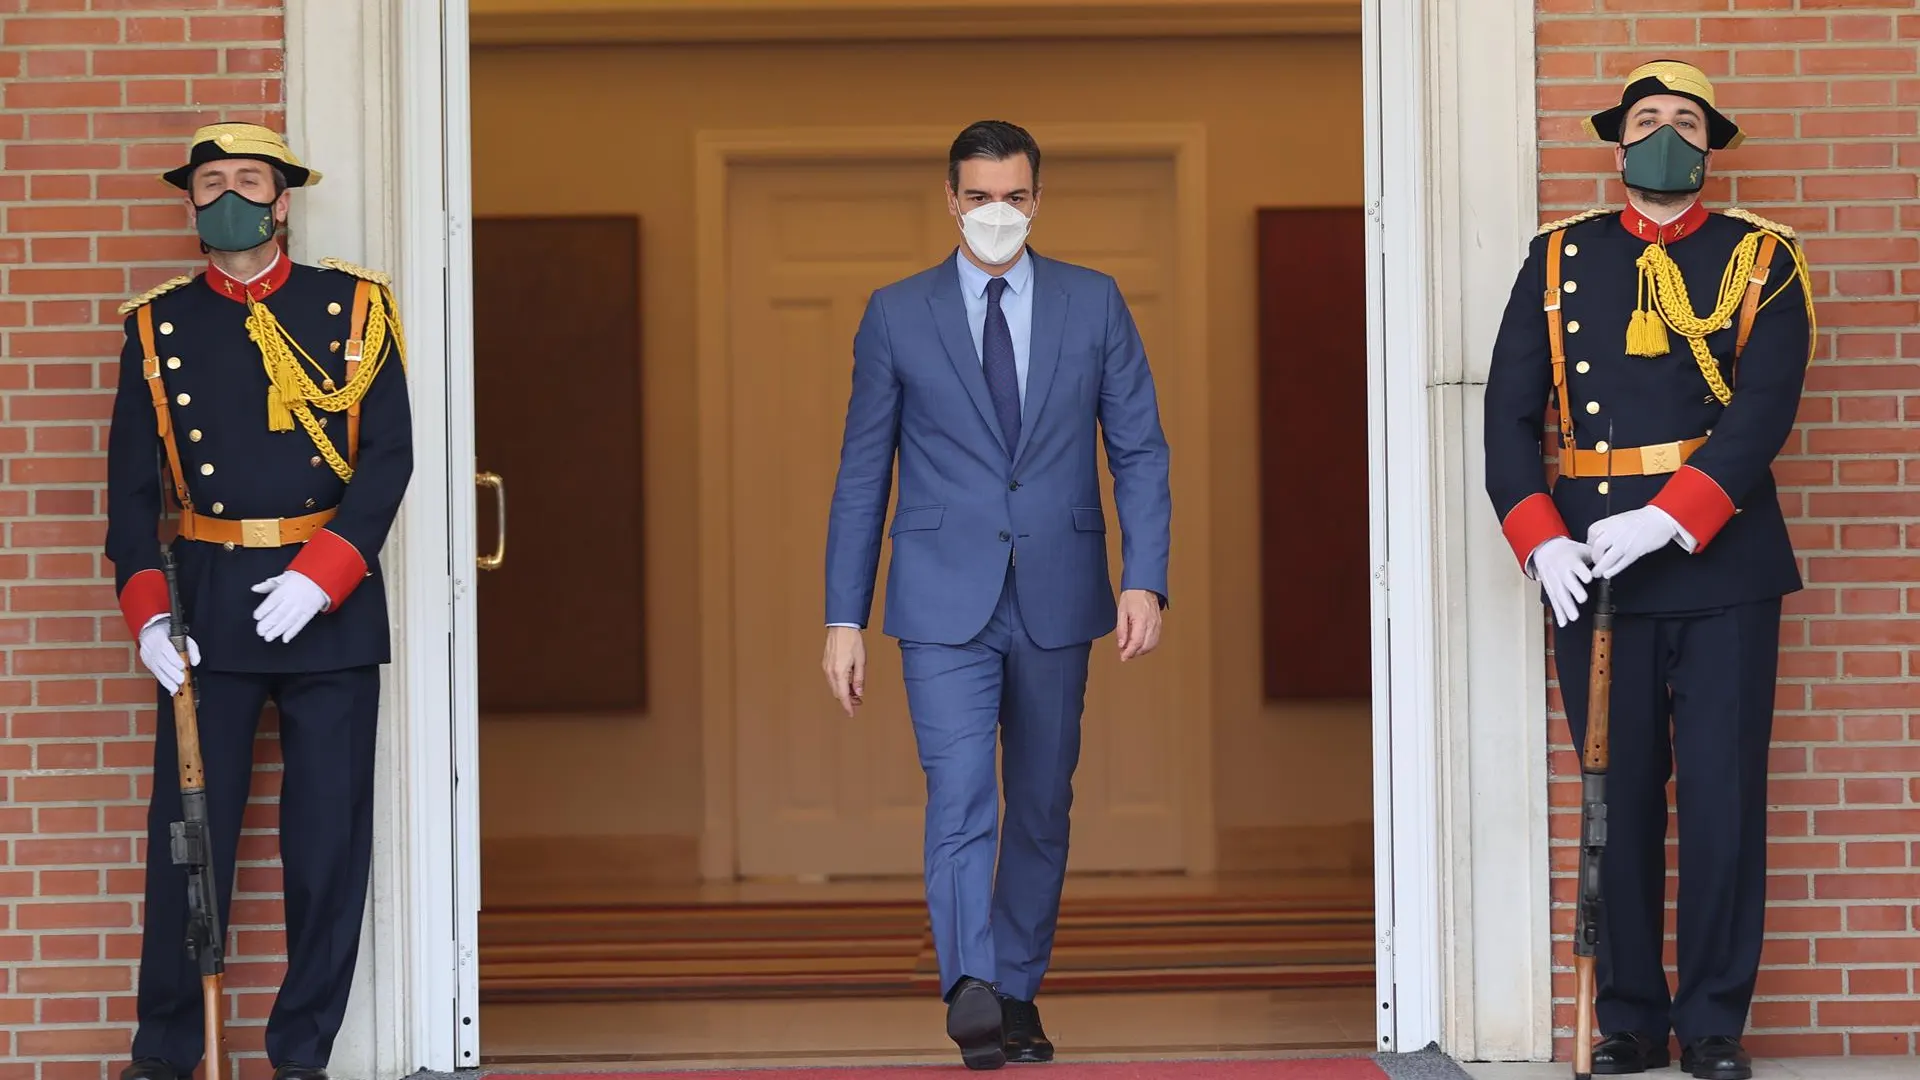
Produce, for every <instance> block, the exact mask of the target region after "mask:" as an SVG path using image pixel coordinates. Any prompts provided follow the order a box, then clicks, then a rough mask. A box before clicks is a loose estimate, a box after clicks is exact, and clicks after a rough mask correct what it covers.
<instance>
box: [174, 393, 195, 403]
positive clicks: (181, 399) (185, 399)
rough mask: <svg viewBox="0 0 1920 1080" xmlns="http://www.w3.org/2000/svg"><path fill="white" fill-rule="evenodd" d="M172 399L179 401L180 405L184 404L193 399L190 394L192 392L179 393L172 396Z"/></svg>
mask: <svg viewBox="0 0 1920 1080" xmlns="http://www.w3.org/2000/svg"><path fill="white" fill-rule="evenodd" d="M173 400H175V401H177V402H179V403H180V404H182V405H185V404H186V403H187V402H189V401H192V400H193V395H192V394H181V395H180V396H179V397H177V398H174V399H173Z"/></svg>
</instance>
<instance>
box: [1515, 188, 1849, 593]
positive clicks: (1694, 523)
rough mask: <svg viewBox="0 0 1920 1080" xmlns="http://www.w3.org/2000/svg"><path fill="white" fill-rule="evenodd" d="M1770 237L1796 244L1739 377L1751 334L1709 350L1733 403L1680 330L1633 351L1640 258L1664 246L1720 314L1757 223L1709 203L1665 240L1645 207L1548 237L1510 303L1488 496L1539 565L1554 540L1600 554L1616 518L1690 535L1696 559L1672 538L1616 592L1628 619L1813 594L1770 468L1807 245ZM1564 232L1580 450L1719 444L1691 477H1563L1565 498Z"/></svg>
mask: <svg viewBox="0 0 1920 1080" xmlns="http://www.w3.org/2000/svg"><path fill="white" fill-rule="evenodd" d="M1769 228H1770V230H1771V231H1774V232H1775V233H1776V234H1777V235H1778V236H1780V237H1781V240H1782V242H1781V243H1780V244H1779V245H1778V248H1777V250H1776V251H1775V254H1774V258H1773V261H1772V265H1771V270H1770V272H1769V276H1768V280H1767V283H1766V285H1765V286H1764V289H1763V291H1762V293H1761V302H1762V305H1763V306H1762V307H1761V308H1760V310H1759V313H1758V314H1757V315H1756V316H1755V319H1754V323H1753V329H1752V332H1751V335H1750V336H1749V338H1748V340H1747V344H1746V348H1745V350H1744V352H1742V354H1741V356H1740V360H1739V363H1738V366H1737V370H1736V367H1735V365H1733V364H1732V363H1731V362H1730V361H1731V360H1732V357H1733V352H1734V341H1735V337H1736V331H1735V329H1734V328H1732V327H1729V328H1727V329H1722V330H1718V331H1715V332H1712V333H1709V334H1708V335H1707V336H1706V338H1705V341H1706V344H1707V345H1708V347H1709V348H1710V349H1711V350H1712V353H1713V356H1714V358H1715V359H1716V360H1717V361H1718V362H1719V369H1720V372H1721V375H1722V378H1724V379H1725V380H1726V381H1727V383H1728V384H1729V385H1730V386H1731V388H1732V392H1733V393H1732V398H1731V400H1730V402H1729V403H1728V404H1727V405H1725V406H1724V407H1723V406H1722V405H1720V404H1719V402H1718V401H1716V400H1715V399H1714V397H1713V395H1712V393H1711V391H1710V388H1709V386H1708V383H1707V381H1706V379H1705V377H1704V376H1703V375H1702V373H1701V371H1700V368H1699V366H1698V364H1697V363H1696V361H1695V358H1694V356H1693V353H1692V351H1691V350H1690V348H1689V347H1688V344H1687V341H1686V339H1685V338H1684V337H1682V336H1681V335H1679V334H1678V333H1674V332H1672V331H1668V335H1667V336H1668V352H1667V354H1666V355H1664V356H1651V357H1649V356H1636V355H1630V354H1629V353H1628V352H1627V348H1626V340H1627V326H1628V322H1629V319H1630V318H1631V317H1632V315H1633V313H1634V311H1635V309H1636V307H1637V306H1638V305H1639V302H1640V301H1639V297H1640V277H1639V273H1638V271H1637V269H1636V260H1638V259H1639V257H1640V255H1641V253H1642V252H1644V251H1646V250H1647V247H1648V244H1649V243H1650V242H1652V241H1654V240H1655V238H1656V237H1661V238H1663V239H1664V241H1665V243H1666V248H1667V253H1668V255H1669V256H1670V257H1671V258H1672V260H1673V262H1674V263H1675V265H1677V266H1678V267H1679V268H1680V270H1681V272H1682V275H1683V277H1684V278H1685V281H1686V288H1687V294H1688V298H1689V300H1690V302H1691V304H1692V306H1693V309H1694V311H1695V312H1696V313H1698V314H1701V315H1705V314H1707V313H1709V312H1711V311H1712V310H1713V308H1714V304H1715V301H1716V299H1717V298H1718V297H1719V295H1720V292H1721V281H1722V278H1723V276H1724V275H1725V274H1726V273H1727V266H1728V263H1729V261H1730V259H1731V258H1732V256H1733V253H1734V248H1735V246H1736V245H1737V244H1738V243H1739V242H1740V240H1741V238H1742V237H1744V236H1746V235H1747V234H1748V233H1751V232H1754V231H1755V229H1756V226H1755V225H1754V224H1752V223H1750V222H1749V221H1747V220H1743V219H1741V218H1736V217H1732V216H1728V215H1726V214H1722V213H1709V212H1708V211H1707V210H1706V209H1705V208H1704V207H1703V206H1702V205H1700V204H1698V203H1696V204H1695V205H1694V206H1693V208H1691V209H1690V210H1689V211H1688V212H1687V213H1686V214H1684V215H1682V216H1681V217H1680V218H1679V219H1677V220H1675V221H1673V222H1670V223H1668V224H1667V225H1666V226H1665V227H1664V229H1665V231H1664V232H1662V231H1661V227H1660V226H1658V225H1657V224H1656V223H1654V222H1651V221H1648V220H1647V219H1645V218H1643V217H1641V216H1640V215H1639V213H1637V212H1636V211H1634V210H1633V209H1632V208H1631V207H1629V208H1627V209H1626V210H1625V211H1623V212H1621V213H1607V214H1604V215H1602V216H1588V215H1583V216H1582V218H1581V219H1575V221H1574V223H1573V224H1562V225H1559V226H1557V227H1556V226H1549V227H1547V228H1546V229H1543V230H1542V232H1541V234H1540V235H1538V236H1536V237H1535V238H1534V240H1533V242H1532V244H1531V245H1530V247H1529V249H1528V252H1527V259H1526V263H1525V264H1524V265H1523V266H1522V267H1521V268H1520V272H1519V274H1518V276H1517V277H1516V279H1515V281H1514V284H1513V292H1512V295H1511V297H1510V298H1509V299H1508V301H1507V308H1506V314H1505V316H1504V318H1503V319H1502V321H1501V324H1500V332H1499V336H1498V337H1497V339H1496V340H1495V342H1494V347H1493V358H1492V368H1491V370H1490V372H1489V373H1488V376H1487V388H1486V418H1485V443H1486V487H1487V494H1488V496H1489V497H1490V498H1491V499H1492V501H1493V509H1494V512H1495V513H1496V514H1498V515H1499V517H1500V521H1501V527H1502V530H1503V531H1504V533H1505V535H1506V538H1507V541H1508V543H1509V544H1510V545H1511V546H1512V547H1513V552H1514V555H1515V557H1516V558H1517V559H1519V560H1520V562H1521V564H1522V565H1523V566H1525V565H1526V564H1527V560H1528V558H1529V556H1530V555H1531V554H1532V552H1533V550H1534V548H1535V547H1537V546H1538V545H1539V544H1541V543H1542V542H1544V541H1546V540H1548V539H1550V538H1552V537H1555V536H1570V537H1572V538H1574V539H1576V540H1580V541H1582V542H1584V541H1585V540H1586V536H1587V529H1588V528H1589V527H1590V526H1591V525H1592V524H1593V523H1594V522H1596V521H1599V520H1600V519H1601V518H1603V517H1607V516H1608V515H1609V514H1619V513H1622V512H1625V511H1628V510H1633V509H1637V508H1639V507H1642V506H1646V505H1648V504H1653V505H1657V506H1659V507H1660V508H1662V509H1664V510H1666V511H1667V512H1668V513H1669V514H1671V515H1672V516H1673V518H1674V519H1675V520H1676V521H1678V522H1679V523H1680V526H1681V528H1683V529H1685V530H1686V531H1687V533H1688V534H1690V535H1691V537H1692V538H1693V539H1694V541H1695V544H1694V549H1693V551H1692V552H1691V553H1689V552H1688V551H1687V550H1686V549H1685V548H1683V547H1682V546H1681V545H1680V544H1678V543H1675V544H1668V545H1666V546H1665V547H1663V548H1661V549H1660V550H1658V551H1654V552H1651V553H1649V554H1648V555H1646V556H1644V557H1642V558H1641V559H1639V560H1638V561H1636V562H1635V563H1634V564H1633V565H1631V566H1629V567H1628V568H1627V569H1626V570H1625V571H1623V572H1622V573H1621V574H1620V575H1619V577H1617V578H1616V579H1615V580H1614V587H1613V598H1614V602H1615V606H1616V608H1617V609H1618V610H1619V611H1621V612H1622V613H1627V614H1680V613H1687V612H1696V611H1705V610H1711V609H1715V608H1720V607H1725V606H1728V605H1732V604H1740V603H1746V602H1751V601H1756V600H1764V599H1771V598H1774V597H1778V596H1782V595H1784V594H1787V593H1791V592H1794V591H1796V590H1798V589H1799V588H1800V587H1801V579H1800V574H1799V569H1798V566H1797V563H1796V561H1795V557H1794V552H1793V547H1792V544H1791V541H1790V540H1789V538H1788V535H1787V526H1786V521H1785V519H1784V517H1783V516H1782V514H1781V510H1780V503H1779V497H1778V495H1777V494H1776V491H1775V488H1774V479H1773V473H1772V471H1771V466H1772V463H1773V459H1774V457H1775V456H1776V455H1777V454H1779V452H1780V450H1781V447H1782V446H1783V445H1784V444H1785V443H1786V440H1787V437H1788V435H1789V434H1790V433H1791V431H1792V429H1793V423H1794V418H1795V415H1796V414H1797V412H1798V410H1799V402H1800V391H1801V387H1802V384H1803V382H1804V378H1805V374H1806V368H1807V363H1808V360H1809V357H1810V352H1811V344H1810V343H1811V340H1812V337H1811V334H1812V326H1811V318H1810V312H1809V309H1808V306H1807V294H1806V292H1805V291H1804V290H1805V289H1806V283H1805V281H1804V279H1803V277H1802V276H1801V275H1800V274H1798V273H1796V266H1797V264H1796V261H1795V255H1794V252H1793V251H1792V250H1791V249H1790V246H1789V245H1790V244H1792V243H1793V240H1792V236H1791V233H1790V231H1788V230H1786V229H1784V227H1780V226H1772V225H1771V224H1769ZM1555 232H1564V239H1565V243H1566V247H1565V248H1564V249H1563V252H1562V257H1561V258H1562V261H1561V269H1560V276H1561V289H1562V292H1561V296H1560V303H1561V318H1562V320H1563V328H1564V341H1565V343H1566V344H1565V354H1566V365H1567V366H1566V378H1567V380H1568V400H1569V402H1570V404H1571V406H1572V409H1571V412H1572V416H1573V422H1574V440H1575V444H1576V445H1577V446H1578V447H1580V448H1581V449H1596V448H1597V447H1598V446H1599V445H1600V444H1604V443H1605V442H1606V441H1607V440H1608V439H1609V438H1611V439H1612V443H1613V446H1614V447H1616V448H1626V447H1641V446H1651V445H1654V444H1659V443H1670V442H1677V441H1682V440H1687V439H1693V438H1697V437H1700V436H1707V441H1706V443H1705V444H1704V445H1702V446H1701V447H1699V449H1697V450H1696V451H1694V452H1693V454H1692V456H1691V457H1690V458H1688V459H1687V461H1686V463H1685V464H1684V465H1682V466H1681V467H1680V468H1679V469H1678V470H1677V471H1674V472H1669V473H1664V474H1658V475H1651V476H1616V477H1614V478H1612V479H1611V480H1607V479H1606V478H1605V477H1604V476H1584V475H1583V476H1580V477H1577V478H1568V477H1564V476H1563V477H1561V478H1559V479H1558V480H1557V482H1556V483H1555V484H1554V485H1553V487H1552V489H1551V491H1549V488H1548V485H1547V483H1546V478H1545V470H1544V468H1543V463H1542V456H1541V451H1542V436H1543V434H1544V435H1545V437H1546V438H1547V439H1548V440H1550V443H1551V445H1552V446H1553V447H1554V448H1555V449H1556V450H1557V449H1558V448H1559V445H1560V433H1559V431H1558V430H1557V427H1556V428H1555V429H1552V430H1548V431H1545V432H1543V423H1544V420H1545V414H1546V409H1547V405H1548V401H1549V399H1550V398H1552V397H1554V396H1555V394H1554V387H1553V373H1552V364H1551V348H1550V343H1549V338H1548V324H1547V315H1546V312H1545V310H1544V305H1543V297H1544V295H1545V291H1546V288H1547V272H1546V271H1547V242H1548V239H1549V237H1551V236H1552V235H1553V234H1554V233H1555ZM1737 319H1738V316H1737V315H1736V316H1735V319H1734V321H1735V322H1736V323H1737ZM1709 433H1711V434H1709ZM1603 485H1604V487H1603ZM1603 491H1604V492H1605V493H1603Z"/></svg>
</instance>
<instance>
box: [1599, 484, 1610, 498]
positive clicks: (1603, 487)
mask: <svg viewBox="0 0 1920 1080" xmlns="http://www.w3.org/2000/svg"><path fill="white" fill-rule="evenodd" d="M1609 487H1610V485H1609V484H1608V483H1607V482H1606V481H1605V480H1602V481H1600V494H1602V495H1605V494H1606V493H1607V491H1608V489H1609Z"/></svg>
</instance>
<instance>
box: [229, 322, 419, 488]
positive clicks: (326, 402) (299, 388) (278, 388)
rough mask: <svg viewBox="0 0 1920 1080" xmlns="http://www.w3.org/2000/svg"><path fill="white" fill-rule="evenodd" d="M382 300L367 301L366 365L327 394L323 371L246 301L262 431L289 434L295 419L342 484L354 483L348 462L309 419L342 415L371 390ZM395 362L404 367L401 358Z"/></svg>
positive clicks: (397, 342)
mask: <svg viewBox="0 0 1920 1080" xmlns="http://www.w3.org/2000/svg"><path fill="white" fill-rule="evenodd" d="M387 301H388V294H387V291H386V289H385V288H377V289H375V290H374V291H373V295H372V296H371V297H370V298H369V301H368V304H367V326H366V336H365V341H364V352H363V354H362V355H364V356H366V357H367V360H366V362H365V363H362V364H361V365H360V370H359V371H357V372H355V373H354V377H353V378H352V379H351V380H349V381H348V383H347V385H345V386H342V387H340V388H339V389H338V390H333V389H331V387H332V385H333V384H332V380H331V379H329V378H328V377H327V373H326V369H325V368H323V367H321V366H320V365H319V364H318V363H316V362H315V361H314V359H313V357H312V356H310V355H308V354H307V351H306V350H305V349H303V348H301V346H300V343H299V342H297V341H295V340H293V337H292V336H291V335H290V334H288V333H287V331H286V329H285V328H284V327H282V326H281V325H280V320H278V319H276V318H274V317H273V312H272V311H271V310H270V309H269V308H268V307H267V306H266V305H265V304H262V303H260V302H259V301H257V300H251V299H249V300H248V302H247V311H248V314H247V336H248V337H250V338H252V339H253V342H254V344H255V345H257V346H259V348H260V359H261V362H262V364H263V365H264V366H265V367H266V372H267V384H268V385H267V430H269V431H292V430H293V425H294V421H295V420H298V421H299V423H300V426H301V427H302V428H305V429H306V432H307V435H308V436H309V437H310V438H312V439H313V445H314V446H315V447H316V448H317V449H318V450H319V451H320V455H321V456H322V457H324V458H325V459H326V462H327V465H328V467H330V468H331V469H333V471H334V474H335V475H337V476H339V477H340V479H341V480H343V481H346V480H352V479H353V467H352V466H351V465H349V464H347V460H346V459H345V458H344V457H342V456H341V455H340V451H339V450H338V449H336V448H335V447H334V445H333V440H332V439H331V438H329V437H328V436H327V434H326V432H325V431H323V430H321V428H320V421H319V420H318V419H316V418H315V417H314V415H313V406H316V405H317V406H319V407H320V408H321V409H323V410H326V411H327V412H341V411H344V410H345V409H347V408H348V407H349V406H351V405H353V404H354V403H356V402H358V401H359V400H360V399H361V397H363V396H364V395H365V394H366V392H367V387H368V386H370V385H372V383H373V379H374V376H376V375H378V374H379V373H380V368H381V365H382V364H383V362H384V361H385V360H386V352H387V350H386V339H387V327H388V322H389V313H388V311H387ZM399 330H400V327H399V324H398V323H397V322H395V323H394V324H393V331H394V351H395V352H398V351H400V350H401V349H402V348H403V346H402V344H401V339H400V336H399ZM303 360H304V361H305V362H306V366H307V367H311V368H312V369H313V370H314V372H316V373H317V374H318V375H319V376H320V378H321V379H323V380H325V381H326V383H327V387H328V388H327V389H323V388H322V387H320V386H318V385H316V384H315V383H314V381H313V377H312V376H310V375H308V374H307V372H306V370H305V369H304V368H303V367H302V366H301V361H303ZM400 362H401V365H402V366H403V367H404V366H405V364H406V360H405V358H404V357H403V358H402V359H401V361H400Z"/></svg>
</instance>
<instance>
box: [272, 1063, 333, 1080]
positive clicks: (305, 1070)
mask: <svg viewBox="0 0 1920 1080" xmlns="http://www.w3.org/2000/svg"><path fill="white" fill-rule="evenodd" d="M273 1080H327V1070H325V1069H316V1068H314V1067H313V1066H311V1065H282V1066H280V1067H278V1068H276V1069H274V1070H273Z"/></svg>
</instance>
